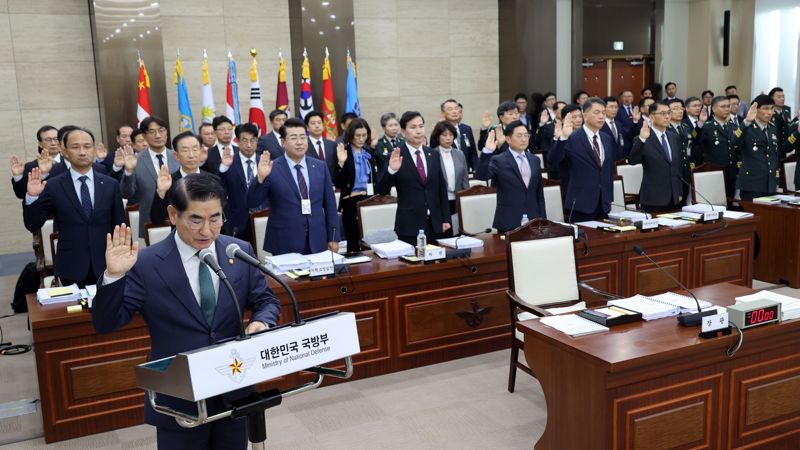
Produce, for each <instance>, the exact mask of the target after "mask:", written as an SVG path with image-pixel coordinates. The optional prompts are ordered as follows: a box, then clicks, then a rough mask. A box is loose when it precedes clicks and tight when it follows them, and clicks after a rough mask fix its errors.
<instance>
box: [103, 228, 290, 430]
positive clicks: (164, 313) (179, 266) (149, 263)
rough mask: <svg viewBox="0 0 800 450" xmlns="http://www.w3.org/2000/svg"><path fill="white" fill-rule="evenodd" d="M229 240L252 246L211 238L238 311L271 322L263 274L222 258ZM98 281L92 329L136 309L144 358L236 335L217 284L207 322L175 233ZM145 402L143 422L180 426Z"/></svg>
mask: <svg viewBox="0 0 800 450" xmlns="http://www.w3.org/2000/svg"><path fill="white" fill-rule="evenodd" d="M233 242H235V243H237V244H239V245H240V246H241V247H242V250H244V251H246V252H247V253H249V254H251V255H253V249H252V247H251V246H250V244H248V243H246V242H243V241H240V240H238V239H234V238H232V237H228V236H224V235H220V236H219V237H218V238H217V240H216V242H215V243H214V245H215V250H216V252H217V257H218V258H219V259H220V260H221V261H220V266H221V268H222V271H223V272H225V274H226V275H227V277H228V279H229V280H230V283H231V285H232V286H233V289H234V291H235V292H236V297H237V300H238V303H239V304H238V305H237V306H238V308H239V309H240V310H241V311H243V310H244V309H245V308H247V309H250V310H251V311H252V313H253V314H252V316H251V319H250V320H259V321H262V322H264V323H267V324H269V325H270V326H274V325H275V324H276V323H277V321H278V316H279V314H280V303H279V302H278V299H277V298H275V295H274V294H273V293H272V291H271V290H270V288H269V286H267V280H266V278H265V277H264V275H262V274H261V272H260V271H259V270H258V269H256V268H255V267H252V266H249V265H246V264H242V263H238V262H237V263H235V264H227V263H224V262H222V261H224V255H225V247H226V246H227V245H228V244H230V243H233ZM253 256H255V255H253ZM195 276H196V275H195ZM97 285H98V286H97V296H96V297H95V298H94V303H93V305H92V310H91V313H92V323H93V324H94V329H95V330H96V331H97V332H98V333H110V332H112V331H115V330H117V329H119V328H122V327H123V326H125V325H126V324H128V323H129V322H130V321H131V319H132V318H133V316H134V314H135V313H139V314H141V315H142V317H143V318H144V320H145V322H146V323H147V328H148V331H149V333H150V355H149V357H148V359H149V360H151V361H152V360H156V359H161V358H166V357H169V356H172V355H176V354H178V353H181V352H187V351H191V350H195V349H198V348H202V347H206V346H208V345H211V344H214V343H216V342H217V341H220V340H222V339H225V338H229V337H233V336H237V335H238V334H239V319H238V315H237V313H236V310H235V309H234V306H233V305H234V304H233V299H232V298H231V297H230V294H229V293H228V291H227V290H226V289H225V286H224V285H223V284H222V283H220V285H219V293H218V295H217V306H216V309H215V311H214V320H213V322H212V324H211V326H209V325H208V323H207V322H206V320H205V318H204V317H203V313H202V310H201V309H200V305H199V303H198V301H197V299H196V297H195V296H194V293H193V292H192V288H191V286H190V284H189V279H188V277H187V274H186V271H185V270H184V268H183V262H182V261H181V256H180V252H179V251H178V247H177V245H176V243H175V236H174V232H173V234H171V235H170V237H169V238H167V239H164V240H163V241H161V242H158V243H156V244H154V245H152V246H150V247H148V248H145V249H142V250H141V251H140V252H139V259H138V260H137V261H136V264H135V265H134V266H133V268H132V269H131V270H130V272H128V273H127V274H126V275H125V276H124V277H123V278H122V279H120V280H117V281H115V282H112V283H110V284H107V285H103V283H102V282H98V283H97ZM242 315H244V312H242ZM220 364H226V363H225V362H222V363H220ZM216 375H217V374H214V373H212V374H209V375H208V377H209V379H208V382H209V383H212V382H213V376H216ZM158 397H159V403H162V402H163V404H166V405H167V406H171V407H173V408H177V409H179V410H182V411H189V412H192V413H194V411H195V408H194V403H190V402H187V401H184V400H180V399H177V398H173V397H168V396H165V395H159V396H158ZM214 399H215V400H216V399H217V398H214ZM144 403H145V413H144V414H145V416H144V417H145V422H146V423H148V424H151V425H154V426H157V427H163V428H166V429H169V430H180V429H182V428H181V427H180V426H179V425H178V424H177V422H175V419H173V418H171V417H168V416H165V415H163V414H159V413H156V412H155V411H153V409H152V408H151V407H150V404H149V402H148V401H147V399H145V402H144ZM209 403H210V405H209V406H210V407H211V408H212V409H214V407H215V406H217V407H218V406H219V402H209Z"/></svg>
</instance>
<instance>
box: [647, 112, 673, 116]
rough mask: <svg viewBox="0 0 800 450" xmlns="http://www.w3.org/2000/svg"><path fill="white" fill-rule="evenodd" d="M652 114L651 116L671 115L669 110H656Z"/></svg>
mask: <svg viewBox="0 0 800 450" xmlns="http://www.w3.org/2000/svg"><path fill="white" fill-rule="evenodd" d="M650 115H651V116H668V115H669V111H659V112H654V113H650Z"/></svg>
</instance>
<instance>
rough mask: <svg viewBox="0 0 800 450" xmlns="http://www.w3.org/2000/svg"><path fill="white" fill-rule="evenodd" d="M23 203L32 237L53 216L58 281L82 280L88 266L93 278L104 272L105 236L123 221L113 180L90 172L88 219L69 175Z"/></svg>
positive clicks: (117, 192) (115, 182)
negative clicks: (91, 205) (91, 193)
mask: <svg viewBox="0 0 800 450" xmlns="http://www.w3.org/2000/svg"><path fill="white" fill-rule="evenodd" d="M48 178H49V177H48ZM24 203H25V201H24V200H23V207H22V217H23V220H24V222H25V228H27V229H28V230H29V231H30V232H32V233H33V232H36V231H37V230H39V229H41V228H42V225H44V222H45V221H46V220H47V219H48V218H50V215H51V214H52V215H53V218H54V221H53V223H54V225H55V226H56V227H57V229H58V247H57V248H56V255H55V261H54V263H55V274H56V275H58V277H59V278H66V279H69V280H83V279H84V278H86V275H87V274H88V273H89V264H90V263H91V267H92V271H93V272H94V274H95V276H97V277H99V276H100V275H101V274H102V273H103V271H104V270H106V258H105V252H106V233H110V232H112V231H113V230H114V226H115V225H119V224H121V223H122V222H123V221H124V208H123V207H122V196H121V195H120V189H119V183H117V181H116V180H115V179H113V178H111V177H109V176H106V175H103V174H102V173H98V172H94V208H93V211H92V217H86V216H85V215H84V212H83V207H82V206H81V201H80V199H79V198H78V194H77V193H76V192H75V186H74V185H73V183H72V176H71V175H70V173H69V172H63V173H61V175H57V176H55V177H53V178H51V179H49V180H48V181H47V185H46V186H45V188H44V191H42V194H41V195H40V196H39V198H38V199H37V200H36V201H35V202H33V203H31V204H30V205H25V204H24ZM45 238H46V239H47V237H45Z"/></svg>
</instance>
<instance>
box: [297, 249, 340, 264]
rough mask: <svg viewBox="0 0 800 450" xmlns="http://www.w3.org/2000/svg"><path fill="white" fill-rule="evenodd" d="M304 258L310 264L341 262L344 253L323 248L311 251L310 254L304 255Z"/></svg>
mask: <svg viewBox="0 0 800 450" xmlns="http://www.w3.org/2000/svg"><path fill="white" fill-rule="evenodd" d="M304 256H305V258H306V259H307V260H308V261H309V262H310V263H311V264H324V263H329V262H331V261H333V263H334V264H341V263H342V262H344V255H340V254H338V253H333V252H332V251H330V250H325V251H324V252H319V253H312V254H310V255H304Z"/></svg>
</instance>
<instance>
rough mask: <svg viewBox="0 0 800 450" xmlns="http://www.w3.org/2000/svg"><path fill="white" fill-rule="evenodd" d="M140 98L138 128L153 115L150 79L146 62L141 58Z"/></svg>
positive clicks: (137, 114)
mask: <svg viewBox="0 0 800 450" xmlns="http://www.w3.org/2000/svg"><path fill="white" fill-rule="evenodd" d="M137 90H138V98H137V100H136V126H137V127H138V126H139V124H140V123H142V120H144V119H145V118H146V117H149V116H151V115H152V113H151V112H150V111H151V110H150V77H149V76H148V75H147V68H146V67H145V66H144V61H143V60H142V58H139V81H138V87H137Z"/></svg>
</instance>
